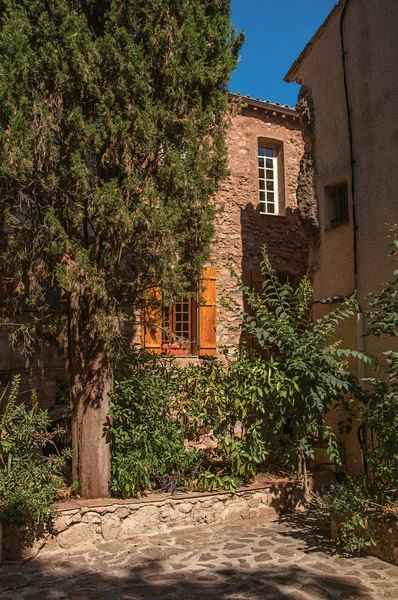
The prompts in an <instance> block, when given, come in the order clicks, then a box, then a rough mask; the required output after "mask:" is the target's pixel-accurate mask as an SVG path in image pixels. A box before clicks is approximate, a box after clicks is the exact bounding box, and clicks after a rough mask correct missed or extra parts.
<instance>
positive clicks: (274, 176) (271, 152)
mask: <svg viewBox="0 0 398 600" xmlns="http://www.w3.org/2000/svg"><path fill="white" fill-rule="evenodd" d="M258 183H259V206H260V213H261V214H265V215H277V214H278V213H279V207H278V204H279V199H278V151H277V148H276V146H272V145H268V144H267V145H259V146H258Z"/></svg>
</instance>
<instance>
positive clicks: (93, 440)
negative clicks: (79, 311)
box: [72, 353, 113, 498]
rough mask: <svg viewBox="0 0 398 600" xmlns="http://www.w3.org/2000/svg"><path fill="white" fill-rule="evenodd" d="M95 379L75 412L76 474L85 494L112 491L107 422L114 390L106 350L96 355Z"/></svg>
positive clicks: (91, 495) (103, 495) (93, 495)
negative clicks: (110, 395)
mask: <svg viewBox="0 0 398 600" xmlns="http://www.w3.org/2000/svg"><path fill="white" fill-rule="evenodd" d="M95 362H97V371H96V373H95V372H93V377H94V381H89V382H87V384H86V385H85V386H84V388H83V391H82V393H81V394H80V395H79V397H78V398H76V401H75V406H74V409H73V412H72V440H73V462H72V472H73V477H74V478H76V479H77V481H79V493H80V495H81V496H82V497H83V498H106V497H107V496H108V495H109V481H110V477H111V454H110V442H109V436H108V434H107V431H106V426H107V423H108V420H109V392H110V391H111V390H112V386H113V378H112V366H111V361H110V360H109V357H107V356H106V354H105V353H104V354H103V355H102V356H98V357H96V360H95Z"/></svg>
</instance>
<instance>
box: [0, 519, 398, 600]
mask: <svg viewBox="0 0 398 600" xmlns="http://www.w3.org/2000/svg"><path fill="white" fill-rule="evenodd" d="M325 526H326V524H325V523H322V522H320V521H319V517H318V516H317V515H314V514H312V513H295V514H292V515H287V516H285V517H282V518H281V519H280V520H279V521H278V522H265V521H264V520H260V519H250V520H246V521H242V522H239V523H236V522H235V523H229V524H222V525H211V526H210V525H203V526H198V527H191V528H187V529H179V530H175V531H173V530H170V532H169V533H167V534H166V533H164V532H163V533H162V534H157V535H153V536H147V537H145V536H139V537H136V538H134V539H131V540H129V541H126V542H120V541H110V542H101V543H99V544H97V545H91V546H85V547H83V546H82V547H81V548H80V549H74V550H69V551H66V550H59V551H58V550H57V551H56V552H46V553H44V554H40V555H39V556H38V557H37V558H35V559H34V560H32V561H30V562H27V563H24V564H22V565H15V564H14V565H13V564H9V565H4V566H3V567H1V568H0V599H1V600H6V599H7V600H19V599H20V600H61V599H65V600H138V599H147V600H166V599H170V600H171V599H178V600H193V599H205V600H207V599H209V600H212V599H215V598H220V599H222V600H229V599H231V600H232V599H234V598H237V599H238V598H242V599H243V598H251V599H253V600H260V599H261V600H263V599H264V600H266V599H276V600H282V599H286V600H288V599H289V600H308V599H334V598H336V599H338V598H339V599H344V600H350V599H353V600H354V599H355V600H371V599H372V600H379V599H381V598H395V599H398V567H395V566H392V565H390V564H388V563H385V562H382V561H380V560H378V559H377V558H374V557H369V556H357V557H351V558H347V557H344V555H342V554H341V553H340V552H339V550H338V549H337V547H336V546H335V544H334V543H333V542H332V541H330V540H329V539H328V530H327V529H326V530H325ZM325 536H326V537H325Z"/></svg>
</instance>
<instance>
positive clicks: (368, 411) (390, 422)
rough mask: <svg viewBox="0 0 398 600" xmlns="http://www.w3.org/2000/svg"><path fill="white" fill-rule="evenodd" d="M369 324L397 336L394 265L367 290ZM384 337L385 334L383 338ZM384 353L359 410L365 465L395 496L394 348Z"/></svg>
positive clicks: (397, 245)
mask: <svg viewBox="0 0 398 600" xmlns="http://www.w3.org/2000/svg"><path fill="white" fill-rule="evenodd" d="M391 238H392V240H391V253H390V256H391V259H392V263H393V264H394V263H397V262H398V228H397V226H394V227H393V228H392V234H391ZM371 299H372V301H371V303H370V310H369V311H368V313H367V317H368V319H370V324H369V327H368V330H367V335H374V336H377V337H379V336H380V335H384V336H389V338H392V339H391V341H393V340H394V341H395V340H396V339H397V337H398V269H394V270H393V276H392V278H391V280H390V281H389V282H388V283H387V285H386V286H385V287H384V288H383V289H382V291H381V292H380V293H379V294H371ZM385 339H386V340H388V337H387V338H385ZM383 354H384V359H385V360H384V362H385V364H384V367H382V369H381V374H379V376H376V377H372V378H369V379H368V380H367V382H368V388H369V389H368V391H369V394H368V398H367V403H366V405H365V406H364V408H363V409H362V411H361V419H362V421H363V422H364V423H365V424H366V425H367V426H368V427H369V430H370V431H371V432H373V433H372V435H373V443H370V442H371V441H369V443H368V444H367V445H365V448H364V451H365V453H366V457H367V461H368V465H369V467H370V470H371V474H372V477H373V478H374V479H375V480H377V484H378V486H379V487H380V486H383V487H384V489H385V494H386V495H387V496H388V497H389V496H390V495H391V494H395V497H396V498H397V499H398V485H397V484H398V445H397V440H398V352H397V351H393V350H388V351H386V352H384V353H383Z"/></svg>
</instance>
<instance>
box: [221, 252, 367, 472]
mask: <svg viewBox="0 0 398 600" xmlns="http://www.w3.org/2000/svg"><path fill="white" fill-rule="evenodd" d="M261 269H262V274H263V276H264V283H263V286H262V293H261V294H258V293H253V292H251V291H250V290H249V289H248V288H247V287H245V286H244V285H242V284H241V285H240V287H241V290H242V292H243V293H244V295H245V297H246V301H247V305H248V307H249V309H248V311H244V310H242V309H241V308H240V307H239V306H238V305H232V304H231V302H230V301H229V302H228V301H227V306H228V307H229V308H230V309H231V310H233V311H234V312H237V313H238V314H239V316H240V320H241V323H242V326H241V327H242V330H243V333H244V334H245V336H246V340H247V342H248V343H249V342H250V341H252V340H254V342H255V344H254V346H255V348H257V350H253V351H252V352H253V354H254V356H257V357H258V358H256V359H252V360H251V361H248V360H247V359H245V360H244V363H243V364H244V365H246V366H247V367H248V368H247V372H246V377H247V379H248V380H249V381H250V387H251V391H252V394H253V398H254V397H257V398H258V402H259V403H262V406H263V410H264V414H266V419H264V425H265V430H264V431H263V435H264V436H265V438H266V439H267V441H268V443H271V444H272V445H273V446H274V447H275V446H277V447H278V448H279V450H280V452H281V454H282V455H283V456H284V459H285V460H286V461H287V463H288V464H290V465H291V467H293V466H296V465H297V462H298V461H299V460H301V462H302V464H303V466H304V468H305V464H306V459H307V458H309V457H313V453H314V446H315V445H316V444H317V443H318V442H319V440H320V439H323V440H325V441H326V443H327V451H328V454H329V457H330V460H331V461H335V462H338V461H339V454H338V449H337V442H336V439H335V434H334V432H333V431H332V429H331V428H330V427H329V426H328V425H327V423H326V420H325V416H326V415H327V413H328V412H330V411H331V410H332V409H333V407H334V406H335V405H336V403H337V401H340V402H342V403H345V399H344V398H345V395H346V394H347V392H353V393H355V392H356V389H357V384H356V381H355V379H354V377H353V376H352V375H351V374H350V373H349V371H348V370H347V368H346V367H347V365H346V362H347V357H348V356H350V355H354V356H358V353H357V352H351V351H348V350H343V349H340V348H339V343H336V342H335V341H333V340H334V338H335V335H336V331H337V327H338V324H339V323H340V322H341V321H343V320H345V319H347V318H349V317H351V316H352V315H354V313H355V300H354V299H353V298H351V299H348V300H347V301H346V302H344V303H343V304H342V305H341V306H340V307H338V308H337V309H335V310H334V311H332V312H330V313H329V314H327V315H326V316H324V317H323V318H321V319H319V320H317V321H316V322H313V321H312V318H311V317H312V315H311V307H312V297H313V289H312V285H311V283H310V281H309V280H308V279H307V278H303V279H302V280H301V282H300V284H299V286H298V288H297V289H296V290H294V289H293V288H292V286H291V285H290V283H289V282H286V283H281V282H280V281H279V279H278V277H277V274H276V272H275V270H274V269H273V268H272V266H271V264H270V261H269V259H268V256H267V254H266V252H265V251H264V259H263V262H262V267H261ZM239 362H240V358H238V363H239ZM237 368H239V367H237ZM350 419H351V417H349V416H348V417H347V424H348V425H349V421H350Z"/></svg>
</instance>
